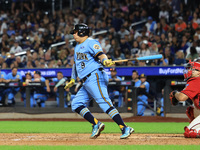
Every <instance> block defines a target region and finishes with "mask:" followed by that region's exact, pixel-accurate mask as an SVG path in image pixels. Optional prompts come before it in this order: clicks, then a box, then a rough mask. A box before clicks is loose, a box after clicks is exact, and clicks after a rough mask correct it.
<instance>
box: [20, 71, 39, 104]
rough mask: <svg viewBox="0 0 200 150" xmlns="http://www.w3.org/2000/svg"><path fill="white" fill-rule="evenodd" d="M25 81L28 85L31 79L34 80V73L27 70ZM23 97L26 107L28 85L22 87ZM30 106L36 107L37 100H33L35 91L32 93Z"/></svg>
mask: <svg viewBox="0 0 200 150" xmlns="http://www.w3.org/2000/svg"><path fill="white" fill-rule="evenodd" d="M24 81H25V82H24V83H25V85H26V86H27V85H28V84H29V83H30V82H31V81H32V75H31V73H30V72H27V73H26V74H25V79H24ZM20 91H21V97H22V100H23V101H24V107H26V87H24V86H23V87H21V90H20ZM30 107H36V102H35V101H34V100H33V93H32V92H31V93H30Z"/></svg>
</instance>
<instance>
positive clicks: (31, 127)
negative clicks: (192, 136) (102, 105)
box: [0, 121, 189, 133]
mask: <svg viewBox="0 0 200 150" xmlns="http://www.w3.org/2000/svg"><path fill="white" fill-rule="evenodd" d="M188 124H189V123H187V122H181V123H176V122H162V123H158V122H136V123H134V122H133V123H127V125H129V126H131V127H133V128H134V129H135V133H183V128H184V126H186V125H188ZM105 125H106V127H105V130H104V133H119V132H120V130H119V127H118V126H117V125H116V124H115V123H114V122H105ZM91 130H92V127H91V124H90V123H88V122H67V121H44V122H43V121H1V122H0V133H90V132H91Z"/></svg>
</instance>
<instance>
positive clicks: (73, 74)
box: [71, 64, 77, 80]
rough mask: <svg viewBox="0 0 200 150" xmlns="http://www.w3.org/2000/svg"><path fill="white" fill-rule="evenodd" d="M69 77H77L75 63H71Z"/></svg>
mask: <svg viewBox="0 0 200 150" xmlns="http://www.w3.org/2000/svg"><path fill="white" fill-rule="evenodd" d="M71 78H72V79H74V80H76V78H77V72H76V65H75V64H73V66H72V74H71Z"/></svg>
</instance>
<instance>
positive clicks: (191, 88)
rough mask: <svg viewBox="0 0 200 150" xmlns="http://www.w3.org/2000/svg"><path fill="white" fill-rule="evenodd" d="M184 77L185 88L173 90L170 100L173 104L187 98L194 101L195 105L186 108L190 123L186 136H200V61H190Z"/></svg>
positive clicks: (186, 129) (186, 128)
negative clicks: (185, 81)
mask: <svg viewBox="0 0 200 150" xmlns="http://www.w3.org/2000/svg"><path fill="white" fill-rule="evenodd" d="M184 78H185V79H186V80H187V84H186V86H185V88H184V89H183V90H182V91H180V92H178V91H172V92H171V93H170V100H171V103H172V105H177V104H178V102H179V101H186V100H187V99H191V100H192V101H193V104H194V107H193V106H189V107H188V108H187V110H186V114H187V116H188V118H189V119H190V124H189V126H186V127H185V128H184V130H185V132H184V137H186V138H197V137H200V88H199V85H200V63H199V62H195V61H193V62H192V61H189V63H188V64H187V65H186V66H185V70H184Z"/></svg>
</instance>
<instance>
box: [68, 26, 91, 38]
mask: <svg viewBox="0 0 200 150" xmlns="http://www.w3.org/2000/svg"><path fill="white" fill-rule="evenodd" d="M75 32H78V36H80V37H83V36H89V27H88V26H87V25H86V24H84V23H81V24H76V25H75V26H74V29H73V30H72V31H71V32H70V33H71V34H74V33H75Z"/></svg>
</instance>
